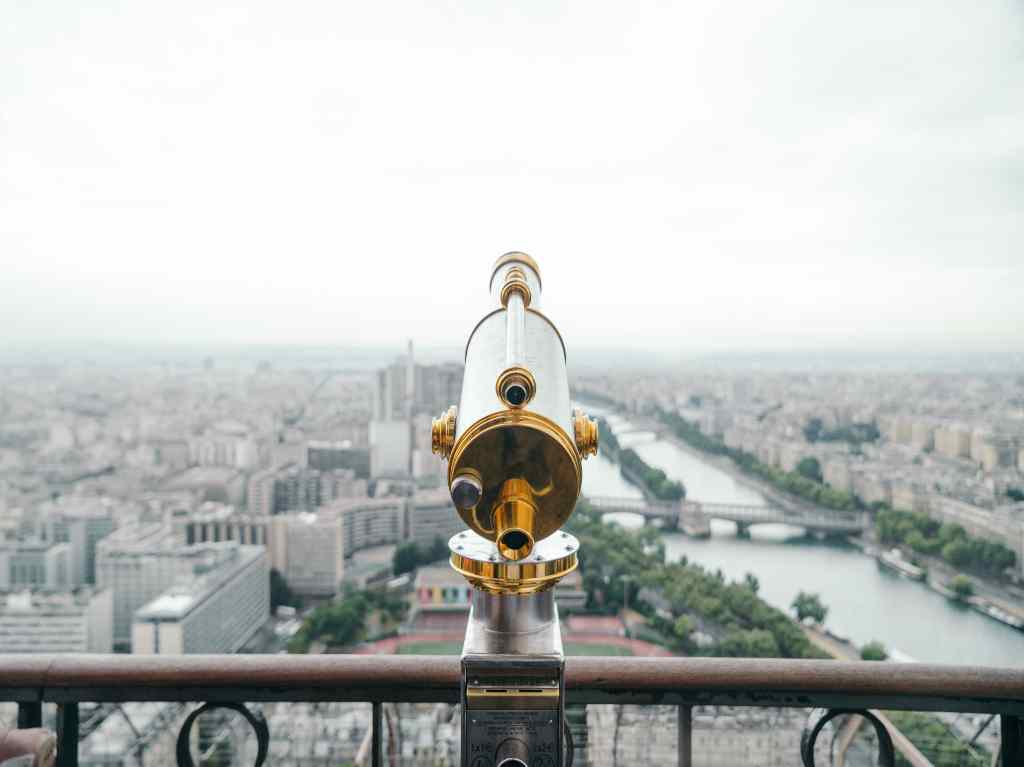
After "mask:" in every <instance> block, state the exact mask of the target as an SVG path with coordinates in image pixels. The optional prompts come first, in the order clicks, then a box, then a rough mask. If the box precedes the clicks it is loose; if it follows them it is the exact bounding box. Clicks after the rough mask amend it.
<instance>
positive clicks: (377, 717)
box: [370, 703, 383, 767]
mask: <svg viewBox="0 0 1024 767" xmlns="http://www.w3.org/2000/svg"><path fill="white" fill-rule="evenodd" d="M382 705H383V704H381V703H374V704H373V716H372V719H373V721H372V722H371V724H370V727H371V730H370V748H371V749H372V750H373V753H372V754H371V756H370V764H371V765H373V767H381V764H382V760H381V756H382V754H381V752H382V750H383V749H382V748H381V727H382V721H381V719H382V717H381V713H382Z"/></svg>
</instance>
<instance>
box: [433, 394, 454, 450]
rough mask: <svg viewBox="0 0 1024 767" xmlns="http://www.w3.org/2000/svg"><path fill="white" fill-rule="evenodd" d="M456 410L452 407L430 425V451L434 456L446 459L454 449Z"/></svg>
mask: <svg viewBox="0 0 1024 767" xmlns="http://www.w3.org/2000/svg"><path fill="white" fill-rule="evenodd" d="M457 413H458V408H456V407H455V405H452V406H451V407H450V408H448V410H447V412H445V414H444V415H442V416H441V417H440V418H435V419H434V420H433V421H432V422H431V424H430V449H431V450H433V451H434V453H435V454H436V455H439V456H441V457H442V458H444V459H447V458H448V456H450V455H451V454H452V448H453V447H455V416H456V414H457Z"/></svg>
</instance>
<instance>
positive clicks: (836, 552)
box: [583, 403, 1024, 666]
mask: <svg viewBox="0 0 1024 767" xmlns="http://www.w3.org/2000/svg"><path fill="white" fill-rule="evenodd" d="M587 409H588V410H589V411H590V412H591V413H595V412H601V410H602V409H601V408H600V407H596V406H594V405H592V404H590V403H588V404H587ZM608 417H609V422H610V423H611V425H612V428H613V430H614V431H615V433H616V436H617V437H618V439H619V441H620V443H621V444H622V445H623V446H624V447H632V448H633V449H634V450H636V451H637V453H639V454H640V456H641V457H642V458H643V459H644V460H645V461H647V462H648V463H649V464H650V465H652V466H656V467H658V468H661V469H662V470H664V471H665V473H666V474H668V475H669V477H671V478H673V479H679V480H682V481H683V482H684V483H685V485H686V491H687V497H689V498H692V499H694V500H698V501H705V502H708V503H716V502H717V503H751V504H760V503H764V502H765V501H764V498H763V497H762V496H761V495H760V494H759V493H758V492H757V491H756V490H753V489H751V488H750V487H748V486H746V485H744V484H742V483H740V482H737V481H736V480H735V479H733V478H732V477H731V476H730V475H729V474H727V473H725V472H724V471H722V470H721V469H719V468H717V467H716V466H714V465H712V464H711V463H710V462H708V461H705V460H702V459H701V458H700V457H699V455H696V454H694V453H691V452H689V451H686V450H683V449H681V448H679V447H677V446H676V445H674V444H672V443H670V442H665V441H661V440H658V439H656V438H655V436H654V435H653V434H651V433H650V432H642V431H635V430H633V428H632V427H631V426H630V424H629V422H628V421H626V420H624V419H622V418H621V417H618V416H615V415H610V416H608ZM583 491H584V493H585V494H590V495H606V496H621V497H627V496H628V497H634V498H636V497H640V496H641V493H640V491H639V490H638V489H637V488H636V487H634V486H633V485H631V484H630V483H629V482H627V481H626V480H625V479H623V477H622V476H621V474H620V473H619V469H618V466H617V465H616V464H615V463H613V462H611V461H609V460H608V459H607V458H604V457H603V456H601V455H598V456H595V457H593V458H590V459H589V460H588V461H587V462H586V463H585V464H584V470H583ZM608 517H609V518H612V519H613V520H614V521H616V522H619V523H621V524H622V525H624V526H627V527H636V526H638V525H640V524H642V519H641V518H640V517H638V516H636V515H632V514H615V515H608ZM665 551H666V555H667V557H668V558H669V559H670V560H676V559H679V558H680V557H682V556H684V555H685V556H686V557H687V558H688V559H689V560H690V561H691V562H696V563H699V564H701V565H703V566H704V567H706V568H709V569H712V570H715V569H719V568H720V569H721V570H722V572H723V573H724V574H725V576H726V577H727V578H729V579H731V580H735V579H740V578H742V577H743V576H744V575H745V574H746V573H753V574H754V575H755V576H756V577H757V578H758V580H759V581H760V584H761V588H760V594H761V596H762V597H763V598H764V599H765V600H767V601H768V602H769V603H771V604H772V605H774V606H776V607H778V608H780V609H782V610H785V611H786V612H789V605H790V603H791V602H792V601H793V597H795V596H796V594H797V592H799V591H811V592H817V593H818V594H820V595H821V599H822V601H823V602H824V603H825V605H826V606H828V608H829V612H828V619H827V621H826V624H827V626H828V628H829V629H830V630H831V631H833V632H834V633H836V634H839V635H841V636H844V637H848V638H849V639H851V640H853V641H854V642H856V643H857V644H864V643H866V642H869V641H871V640H874V639H877V640H879V641H881V642H883V643H884V644H885V646H886V647H887V648H888V649H889V651H890V653H891V654H892V655H893V657H894V659H897V660H916V661H921V662H933V663H958V664H970V665H989V666H1024V633H1021V632H1018V631H1015V630H1013V629H1011V628H1009V627H1007V626H1004V625H1002V624H1001V623H998V622H996V621H994V620H992V619H991V618H987V617H985V616H983V615H979V614H978V613H975V612H973V611H971V610H967V609H965V608H962V607H958V606H957V605H955V604H953V603H951V602H950V601H949V600H947V599H946V598H945V597H943V596H941V595H939V594H936V593H935V592H933V591H931V590H930V589H929V588H928V587H927V586H925V585H924V584H921V583H916V582H913V581H908V580H906V579H904V578H900V577H898V576H896V575H893V574H892V573H890V572H889V571H887V570H882V569H880V568H879V567H878V565H877V564H876V562H875V560H874V559H873V558H872V557H869V556H867V555H865V554H863V553H862V552H861V551H860V550H859V549H858V548H856V547H854V546H852V545H849V544H845V543H829V542H824V541H818V540H814V539H808V538H806V537H804V536H803V531H802V530H801V529H800V528H794V527H790V526H787V525H762V526H755V527H753V528H751V531H750V537H749V538H737V537H736V528H735V525H733V524H732V523H731V522H725V521H718V520H712V522H711V538H710V539H706V540H696V539H692V538H687V537H686V536H684V535H682V534H679V533H667V534H666V535H665Z"/></svg>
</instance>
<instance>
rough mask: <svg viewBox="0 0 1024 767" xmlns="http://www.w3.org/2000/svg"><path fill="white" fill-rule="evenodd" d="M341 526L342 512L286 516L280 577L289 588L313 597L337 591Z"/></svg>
mask: <svg viewBox="0 0 1024 767" xmlns="http://www.w3.org/2000/svg"><path fill="white" fill-rule="evenodd" d="M342 529H343V521H342V515H341V513H340V512H338V511H336V510H331V509H321V510H319V511H318V512H315V513H311V512H300V513H298V514H289V515H288V525H287V531H286V533H285V535H286V557H287V564H286V566H285V570H284V577H285V580H286V581H287V582H288V588H289V589H291V590H292V591H293V592H295V593H296V594H301V595H303V596H313V597H328V596H333V595H334V594H335V593H337V591H338V586H339V584H340V583H341V579H342V577H343V576H344V574H345V569H344V568H345V541H344V538H343V536H342Z"/></svg>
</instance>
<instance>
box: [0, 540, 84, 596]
mask: <svg viewBox="0 0 1024 767" xmlns="http://www.w3.org/2000/svg"><path fill="white" fill-rule="evenodd" d="M79 585H81V583H79V582H72V580H71V544H69V543H50V542H48V541H39V540H30V541H12V542H10V543H0V591H14V590H18V589H31V588H48V589H65V588H73V587H76V586H79Z"/></svg>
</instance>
